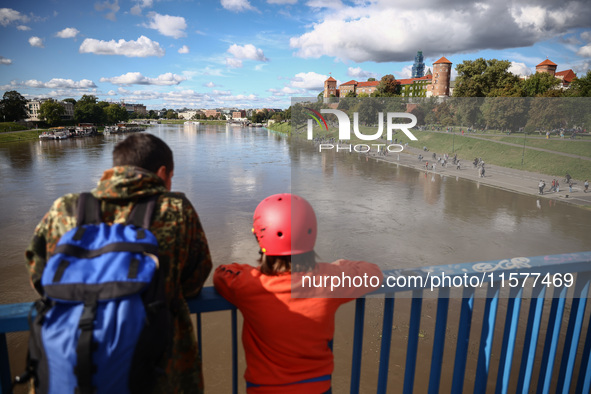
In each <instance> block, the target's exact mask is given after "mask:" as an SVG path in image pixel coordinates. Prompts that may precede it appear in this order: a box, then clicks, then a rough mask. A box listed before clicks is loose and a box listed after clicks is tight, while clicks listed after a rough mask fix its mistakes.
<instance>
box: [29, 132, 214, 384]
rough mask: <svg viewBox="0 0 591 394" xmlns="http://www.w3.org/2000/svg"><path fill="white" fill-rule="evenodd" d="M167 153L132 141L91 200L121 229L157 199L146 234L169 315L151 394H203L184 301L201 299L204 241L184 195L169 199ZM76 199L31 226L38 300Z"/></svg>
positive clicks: (161, 146) (147, 138)
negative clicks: (153, 245)
mask: <svg viewBox="0 0 591 394" xmlns="http://www.w3.org/2000/svg"><path fill="white" fill-rule="evenodd" d="M173 174H174V161H173V153H172V151H171V149H170V148H169V147H168V145H167V144H166V143H165V142H164V141H162V140H161V139H159V138H158V137H155V136H153V135H151V134H147V133H137V134H132V135H130V136H129V137H127V138H126V139H125V140H123V141H121V142H119V143H118V144H117V145H116V146H115V148H114V150H113V168H111V169H108V170H106V171H105V172H104V173H103V176H102V178H101V179H100V181H99V183H98V186H97V187H96V188H95V189H94V190H92V195H93V196H94V197H95V198H97V199H98V200H99V201H100V205H101V210H100V212H101V215H102V218H101V219H102V221H103V222H105V223H124V222H125V221H126V218H127V216H128V215H129V213H130V211H131V209H132V208H133V206H134V205H135V203H136V202H137V201H138V200H139V199H140V198H144V197H149V196H157V199H156V204H155V208H154V212H153V214H152V217H151V222H150V226H149V231H150V232H152V233H153V234H154V236H155V237H156V239H157V241H158V256H157V257H158V264H159V267H160V268H159V269H160V272H161V273H162V274H163V278H164V280H165V296H166V301H167V303H168V308H169V310H170V312H171V314H172V326H173V327H172V334H173V337H172V343H171V350H170V352H169V353H168V357H167V359H165V360H162V362H161V366H162V374H160V375H159V376H158V378H157V381H156V386H155V387H154V389H153V390H152V392H154V393H167V394H168V393H181V392H184V393H189V392H190V393H200V392H203V376H202V370H201V357H200V355H199V352H198V347H197V338H196V336H195V333H194V330H193V326H192V323H191V320H190V314H189V309H188V306H187V303H186V301H185V298H187V297H193V296H196V295H197V294H199V292H200V291H201V288H202V287H203V283H204V282H205V280H206V278H207V276H208V275H209V273H210V271H211V267H212V263H211V256H210V253H209V247H208V243H207V239H206V237H205V234H204V232H203V228H202V227H201V223H200V220H199V217H198V215H197V212H196V211H195V208H194V207H193V205H192V204H191V202H190V201H189V200H188V199H187V197H186V196H185V195H184V194H183V193H179V192H171V185H172V178H173ZM78 198H79V194H67V195H64V196H62V197H60V198H58V199H57V200H56V201H55V202H54V203H53V205H52V206H51V208H50V210H49V212H47V213H46V214H45V216H44V217H43V219H42V220H41V222H40V223H39V224H38V225H37V227H36V229H35V233H34V237H33V240H32V241H31V243H30V245H29V247H28V248H27V251H26V264H27V268H28V270H29V274H30V278H31V283H32V285H33V287H34V288H35V290H36V291H37V292H39V293H40V294H43V287H42V285H41V277H42V273H43V270H44V268H45V265H46V262H47V260H48V259H49V258H50V257H51V255H52V254H53V252H54V250H55V248H56V244H57V243H58V241H59V239H60V237H61V236H62V235H64V233H66V232H67V231H69V230H70V229H72V228H74V227H76V214H75V212H76V206H77V201H78Z"/></svg>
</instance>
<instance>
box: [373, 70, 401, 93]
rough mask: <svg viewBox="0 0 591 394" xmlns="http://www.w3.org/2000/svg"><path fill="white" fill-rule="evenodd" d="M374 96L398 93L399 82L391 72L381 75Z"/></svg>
mask: <svg viewBox="0 0 591 394" xmlns="http://www.w3.org/2000/svg"><path fill="white" fill-rule="evenodd" d="M376 93H377V94H376V95H375V96H376V97H393V96H398V95H400V84H399V83H398V81H397V80H396V78H395V77H394V75H392V74H387V75H384V76H383V77H382V79H381V80H380V83H379V84H378V87H377V89H376Z"/></svg>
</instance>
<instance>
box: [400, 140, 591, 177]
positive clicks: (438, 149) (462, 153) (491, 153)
mask: <svg viewBox="0 0 591 394" xmlns="http://www.w3.org/2000/svg"><path fill="white" fill-rule="evenodd" d="M400 134H401V133H399V134H397V136H398V138H399V139H400V140H401V141H402V142H403V143H406V142H408V144H409V146H412V147H414V148H419V149H421V148H423V147H424V146H426V147H427V149H429V153H428V154H425V157H429V156H430V155H431V154H432V152H435V153H437V154H438V155H441V154H444V153H448V154H449V155H451V156H453V155H454V154H457V155H458V157H459V158H460V159H461V160H462V161H464V162H465V163H466V162H471V161H473V160H474V158H475V157H481V158H482V160H484V162H486V163H489V164H495V165H498V166H501V167H507V168H514V169H517V170H525V171H531V172H539V173H542V174H546V175H550V176H554V177H558V178H564V175H565V174H566V173H567V172H568V173H569V174H570V175H571V176H572V177H573V178H575V179H588V178H591V161H590V160H583V159H580V158H573V157H568V156H564V155H560V154H557V153H550V152H542V151H537V150H532V149H527V147H528V146H535V147H537V148H542V149H547V150H550V151H553V152H560V153H568V154H574V155H580V156H585V157H591V156H590V155H589V151H586V152H584V148H587V149H589V148H591V145H589V143H587V142H583V141H580V142H578V143H577V142H576V141H575V142H570V143H569V142H567V141H553V140H546V141H544V140H530V141H529V142H530V144H528V143H527V142H528V141H527V139H526V149H525V150H524V149H523V146H511V145H506V144H500V143H497V142H495V140H482V139H476V138H470V137H467V136H461V135H455V136H454V135H453V134H452V135H450V134H446V133H432V132H428V131H415V130H413V134H414V135H415V136H416V137H417V139H418V141H410V139H409V138H407V137H406V135H402V136H400ZM501 140H502V139H501ZM511 142H512V143H515V142H514V141H511ZM522 142H523V141H522ZM544 142H546V143H544ZM522 162H523V164H522ZM466 164H467V163H466Z"/></svg>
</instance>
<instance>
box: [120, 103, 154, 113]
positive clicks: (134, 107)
mask: <svg viewBox="0 0 591 394" xmlns="http://www.w3.org/2000/svg"><path fill="white" fill-rule="evenodd" d="M121 106H122V107H124V108H125V110H126V111H127V112H128V113H132V112H136V113H138V114H140V115H147V114H148V111H147V110H146V106H145V105H143V104H127V103H121Z"/></svg>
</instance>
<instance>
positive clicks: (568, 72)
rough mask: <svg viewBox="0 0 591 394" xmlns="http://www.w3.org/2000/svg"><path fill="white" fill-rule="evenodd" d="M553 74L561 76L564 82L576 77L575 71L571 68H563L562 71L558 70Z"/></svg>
mask: <svg viewBox="0 0 591 394" xmlns="http://www.w3.org/2000/svg"><path fill="white" fill-rule="evenodd" d="M554 76H556V77H562V80H563V81H564V82H566V83H570V82H571V81H572V80H573V79H574V78H576V77H577V74H575V72H574V71H573V70H571V69H568V70H564V71H558V72H557V73H555V74H554Z"/></svg>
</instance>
